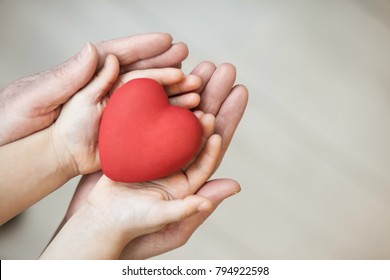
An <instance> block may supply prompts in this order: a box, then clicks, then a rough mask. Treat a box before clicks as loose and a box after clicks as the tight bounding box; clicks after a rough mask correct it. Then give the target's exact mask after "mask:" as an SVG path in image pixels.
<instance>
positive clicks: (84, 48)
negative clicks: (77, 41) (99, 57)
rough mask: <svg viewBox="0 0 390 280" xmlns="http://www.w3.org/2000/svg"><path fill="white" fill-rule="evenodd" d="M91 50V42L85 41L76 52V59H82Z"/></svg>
mask: <svg viewBox="0 0 390 280" xmlns="http://www.w3.org/2000/svg"><path fill="white" fill-rule="evenodd" d="M90 52H91V43H89V42H88V43H87V44H86V45H85V46H84V47H83V48H82V50H81V51H80V52H79V54H78V59H80V60H84V59H85V58H86V57H87V56H88V55H89V53H90Z"/></svg>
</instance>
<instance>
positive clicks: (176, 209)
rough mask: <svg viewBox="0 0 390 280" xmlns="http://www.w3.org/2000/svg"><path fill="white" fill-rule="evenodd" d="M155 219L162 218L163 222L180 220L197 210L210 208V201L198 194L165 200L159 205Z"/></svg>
mask: <svg viewBox="0 0 390 280" xmlns="http://www.w3.org/2000/svg"><path fill="white" fill-rule="evenodd" d="M161 206H162V207H161V208H160V209H159V211H158V212H159V213H158V214H156V217H157V219H161V221H162V220H163V221H164V222H163V223H164V224H165V225H167V224H170V223H174V222H180V221H182V220H184V219H185V218H188V217H190V216H192V215H194V214H196V213H198V212H201V211H202V212H203V211H208V210H209V209H211V208H212V204H211V202H210V201H209V200H208V199H207V198H205V197H203V196H200V195H190V196H187V197H186V198H184V199H177V200H169V201H165V202H164V203H162V205H161Z"/></svg>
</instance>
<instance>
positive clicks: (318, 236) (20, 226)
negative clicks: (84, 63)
mask: <svg viewBox="0 0 390 280" xmlns="http://www.w3.org/2000/svg"><path fill="white" fill-rule="evenodd" d="M152 31H162V32H169V33H171V34H172V35H173V36H174V38H175V41H184V42H186V43H187V44H188V46H189V48H190V56H189V58H188V60H187V61H186V62H185V64H184V70H185V71H190V70H191V69H192V68H193V67H194V66H195V65H196V64H197V63H199V62H200V61H203V60H211V61H213V62H215V63H217V64H220V63H222V62H231V63H233V64H235V65H236V67H237V69H238V79H237V81H238V82H239V83H243V84H246V85H247V86H248V88H249V90H250V102H249V106H248V109H247V112H246V115H245V117H244V119H243V121H242V124H241V126H240V128H239V129H238V131H237V134H236V137H235V140H234V141H233V143H232V145H231V148H230V151H229V153H228V154H227V156H226V158H225V160H224V163H223V165H222V166H221V168H220V170H219V171H218V173H217V174H216V176H215V177H233V178H236V179H237V180H238V181H239V182H240V183H241V184H242V192H241V193H240V194H239V195H237V196H236V197H234V198H231V199H229V200H227V201H226V202H225V203H224V204H223V205H222V206H221V207H220V208H219V209H218V210H217V211H216V213H215V214H214V215H213V216H212V217H211V218H210V219H209V220H208V221H207V222H206V223H205V224H204V225H203V226H202V227H201V228H200V229H199V230H198V231H197V232H196V233H195V234H194V236H193V237H192V239H191V240H190V241H189V242H188V244H186V245H185V246H184V247H182V248H180V249H178V250H175V251H172V252H170V253H167V254H165V255H161V256H159V257H157V258H159V259H172V258H178V259H388V258H390V172H389V171H390V110H389V108H390V4H389V2H388V1H385V0H372V1H369V0H366V1H364V0H337V1H336V0H333V1H332V0H329V1H326V0H323V1H320V0H311V1H310V0H291V1H289V0H268V1H266V0H264V1H255V0H252V1H250V0H244V1H232V0H228V1H199V0H198V1H43V0H41V1H10V0H7V1H4V0H1V1H0V50H1V51H0V63H1V64H0V65H1V66H0V86H1V87H4V86H5V85H6V84H8V83H10V82H11V81H13V80H15V79H17V78H19V77H21V76H24V75H28V74H32V73H34V72H38V71H42V70H45V69H48V68H51V67H53V66H55V65H57V64H59V63H61V62H62V61H64V60H66V59H67V58H69V57H70V56H72V55H73V54H74V53H76V52H77V51H78V50H79V49H80V48H81V47H82V46H83V45H84V44H85V42H87V41H90V42H96V41H101V40H107V39H111V38H116V37H122V36H127V35H130V34H136V33H142V32H152ZM0 121H1V120H0ZM26 160H28V159H26ZM77 180H78V178H75V179H74V180H72V181H71V182H69V183H68V184H67V185H65V186H64V187H63V188H61V189H60V190H59V191H57V192H55V193H53V194H52V195H50V196H49V197H47V198H45V199H44V200H42V201H41V202H39V203H38V204H36V205H34V206H33V207H31V208H30V209H28V210H27V211H26V212H25V213H23V214H22V215H21V216H20V217H19V218H18V219H16V220H15V221H12V222H10V223H9V224H7V225H5V226H3V227H1V228H0V258H3V259H9V258H12V259H30V258H33V259H34V258H37V257H38V256H39V254H40V252H41V251H42V249H43V248H44V246H45V245H46V244H47V242H48V241H49V239H50V237H51V236H52V234H53V232H54V230H55V229H56V227H57V225H58V223H59V222H60V220H61V218H62V216H63V214H64V212H65V209H66V206H67V203H68V202H69V199H70V197H71V195H72V192H73V190H74V186H75V184H76V183H77ZM0 203H1V202H0Z"/></svg>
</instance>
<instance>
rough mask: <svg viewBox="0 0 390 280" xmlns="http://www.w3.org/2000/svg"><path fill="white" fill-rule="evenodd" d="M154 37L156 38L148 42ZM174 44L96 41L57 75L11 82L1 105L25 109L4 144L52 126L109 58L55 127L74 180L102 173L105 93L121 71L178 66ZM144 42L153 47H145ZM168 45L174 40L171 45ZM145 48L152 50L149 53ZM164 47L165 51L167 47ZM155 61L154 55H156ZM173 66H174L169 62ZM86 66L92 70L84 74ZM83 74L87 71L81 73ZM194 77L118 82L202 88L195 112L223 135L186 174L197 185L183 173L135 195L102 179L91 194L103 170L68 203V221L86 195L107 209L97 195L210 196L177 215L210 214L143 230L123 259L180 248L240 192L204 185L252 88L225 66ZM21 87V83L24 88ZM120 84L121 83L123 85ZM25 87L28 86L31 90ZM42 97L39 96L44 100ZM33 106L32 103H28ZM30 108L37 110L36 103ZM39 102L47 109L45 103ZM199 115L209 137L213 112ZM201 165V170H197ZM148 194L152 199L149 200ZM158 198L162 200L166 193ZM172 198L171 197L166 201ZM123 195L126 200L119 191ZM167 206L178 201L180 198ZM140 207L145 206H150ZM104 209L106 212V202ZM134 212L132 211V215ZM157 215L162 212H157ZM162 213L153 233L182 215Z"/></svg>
mask: <svg viewBox="0 0 390 280" xmlns="http://www.w3.org/2000/svg"><path fill="white" fill-rule="evenodd" d="M152 37H153V40H150V39H151V38H152ZM149 40H150V41H149ZM170 40H171V39H170V37H169V36H168V35H165V34H149V35H140V36H134V37H130V38H125V39H119V40H114V41H109V42H103V43H101V44H98V45H97V48H96V49H95V48H94V47H93V46H92V45H88V46H87V51H86V50H84V51H83V52H84V53H85V52H87V54H84V56H80V57H78V58H76V59H73V60H71V61H70V62H68V63H66V64H65V65H63V66H61V67H59V68H57V69H56V70H54V71H53V72H45V73H43V74H40V75H36V76H34V77H32V78H29V79H24V80H22V81H21V82H16V85H15V84H14V85H11V86H10V87H8V88H7V89H6V90H5V91H4V93H3V94H2V95H0V104H4V102H1V101H4V100H8V101H10V102H8V104H10V105H7V106H8V108H11V109H18V106H19V109H20V108H21V107H23V105H24V108H23V109H24V110H23V112H24V114H21V115H19V116H17V117H16V118H14V119H12V118H10V119H9V120H11V121H10V122H8V125H5V126H4V128H5V129H4V130H3V131H5V132H7V131H8V133H3V134H0V136H1V137H0V139H2V141H3V144H4V143H7V142H10V141H13V140H15V139H18V137H23V136H26V135H28V133H31V132H34V131H37V130H40V129H42V128H44V127H45V126H46V125H47V124H50V123H51V122H53V121H54V119H55V118H56V117H58V114H59V112H60V110H61V107H62V104H63V103H64V102H66V101H68V100H69V98H70V97H71V96H72V95H73V94H74V91H75V90H77V89H79V88H81V87H82V86H83V85H85V83H87V82H88V81H87V80H88V79H89V78H90V74H91V73H92V75H93V74H94V70H91V69H93V67H91V66H95V67H96V65H99V66H100V67H101V65H102V63H103V61H104V59H106V62H105V66H104V67H103V69H102V70H101V71H100V72H99V75H98V77H97V78H95V79H94V80H92V81H91V82H90V83H89V84H88V86H87V87H84V88H83V89H81V91H80V92H78V93H77V94H76V95H74V97H72V98H71V100H69V102H68V103H66V105H65V106H63V107H62V110H61V114H60V116H59V118H58V120H57V121H56V122H55V123H54V125H53V126H51V128H50V131H51V133H50V135H52V138H51V140H52V143H54V146H55V150H57V151H58V154H59V155H61V156H59V158H60V161H63V162H65V164H64V165H65V166H71V169H72V170H71V171H72V172H71V173H72V176H74V175H76V174H79V173H81V174H85V173H90V172H93V171H96V170H98V169H99V161H98V156H97V148H96V147H97V146H96V144H97V142H96V139H97V138H96V133H97V128H98V125H99V120H100V117H101V113H102V110H103V108H104V105H105V102H106V99H107V97H106V93H107V90H108V89H109V88H110V87H111V85H112V83H113V82H114V81H115V80H116V77H117V76H118V74H119V73H124V72H126V71H128V70H132V69H135V68H141V69H142V68H150V67H162V66H169V65H170V66H177V65H179V64H180V63H181V61H182V60H183V59H184V58H185V57H186V55H187V49H186V47H185V45H184V44H176V45H175V44H174V45H170V44H171V42H170ZM157 41H159V43H160V44H157V43H156V42H157ZM146 42H148V43H149V44H145V43H146ZM151 42H154V43H155V44H151ZM167 42H169V44H168V43H167ZM126 46H127V47H129V49H130V47H131V48H132V49H133V52H127V51H126V50H129V49H127V48H126ZM145 46H148V47H147V48H145ZM162 46H164V47H163V48H162ZM162 49H163V50H164V52H163V53H162V54H157V55H156V53H158V50H160V51H161V50H162ZM106 53H114V54H115V56H116V57H118V60H119V63H118V60H116V58H115V56H107V55H106ZM131 54H134V55H135V56H132V55H131ZM148 55H149V56H148ZM150 56H153V57H152V58H151V57H150ZM137 57H141V58H144V59H141V60H138V61H136V62H135V59H134V58H137ZM168 58H169V59H168ZM168 61H169V62H170V63H168ZM78 67H79V68H78ZM81 68H83V69H84V71H79V70H81ZM85 69H89V70H88V71H85ZM76 70H77V71H76ZM80 72H82V73H85V74H84V75H79V73H80ZM192 74H194V75H196V76H199V77H200V80H199V79H198V78H196V76H191V75H190V76H187V77H184V76H183V74H182V73H181V71H180V70H177V69H172V68H171V69H163V70H161V69H160V70H147V71H144V72H140V71H138V72H136V71H133V72H130V73H129V74H124V75H122V76H121V78H120V79H119V83H120V82H124V81H126V80H128V79H132V78H136V77H150V78H154V79H156V80H159V81H160V82H161V83H162V84H164V85H166V86H167V90H168V92H171V93H172V94H175V93H181V92H187V91H191V90H194V89H196V88H198V89H197V92H198V93H200V95H201V101H200V104H199V106H198V109H200V110H202V111H204V112H206V113H211V114H212V115H214V116H215V132H216V133H218V134H219V135H220V136H221V138H219V137H218V136H213V137H211V138H210V139H209V143H208V144H207V145H206V148H205V149H204V151H203V153H201V154H200V156H199V157H198V158H197V160H195V161H194V162H193V164H192V165H190V166H189V167H188V168H187V169H186V172H189V173H188V174H191V172H192V171H193V172H192V174H195V175H196V176H195V175H193V176H188V179H191V178H195V179H196V178H198V180H196V181H197V182H191V181H190V180H187V178H186V176H184V175H183V174H184V173H183V174H175V175H172V176H169V177H167V178H164V179H162V180H161V181H156V182H151V183H147V187H145V186H144V187H143V190H137V191H136V192H135V191H134V185H132V186H128V185H127V186H123V185H118V184H117V183H113V182H110V181H109V180H108V179H104V177H103V178H102V179H101V181H99V184H97V185H96V187H95V188H94V189H93V186H94V185H95V183H96V181H97V179H98V177H100V176H101V175H99V174H98V173H95V174H93V175H90V176H89V177H85V178H83V179H82V181H81V182H80V185H79V187H78V189H77V191H76V193H75V196H74V198H73V200H72V203H71V205H70V208H69V211H68V214H67V216H66V218H67V219H68V218H69V217H71V216H72V214H73V213H74V212H75V210H76V209H78V208H80V209H83V206H81V205H85V203H83V202H84V201H86V199H87V197H89V198H88V199H87V201H88V203H87V205H95V204H97V205H100V206H102V205H105V203H107V201H105V200H103V201H101V200H100V199H99V198H107V197H113V196H115V194H119V193H121V192H122V191H123V192H125V193H129V201H130V198H137V199H136V200H134V202H136V201H142V199H141V198H140V197H138V196H137V194H139V195H141V197H142V198H145V199H146V198H153V197H154V198H156V197H157V200H153V199H152V200H153V201H155V202H157V201H160V202H165V200H164V199H165V198H167V197H169V199H182V198H184V197H187V196H189V195H192V194H195V193H196V194H198V195H202V196H204V197H206V198H208V199H209V200H210V201H211V202H212V206H211V208H210V209H209V208H208V207H209V206H210V204H209V203H206V205H208V206H207V207H200V205H201V204H202V202H204V201H205V200H204V199H201V198H199V197H198V198H196V197H192V196H190V198H189V199H187V200H185V201H186V202H187V203H184V204H181V205H183V206H186V207H189V208H186V207H184V208H183V211H182V212H179V214H180V213H181V214H180V215H179V218H183V217H184V216H187V215H189V214H191V213H193V212H194V211H197V210H199V207H200V208H203V209H204V208H207V211H202V212H201V213H199V214H197V215H194V216H191V218H189V219H185V220H182V221H181V222H178V223H174V224H169V226H167V227H166V228H165V230H162V231H161V230H160V231H157V232H155V233H149V231H148V230H146V231H142V230H141V231H139V232H138V235H139V234H145V233H149V234H147V235H143V236H141V237H138V238H137V239H135V240H133V241H132V242H130V243H129V244H127V245H126V244H122V245H123V246H125V245H126V247H125V249H124V250H123V252H122V257H124V258H146V257H150V256H153V255H156V254H160V253H163V252H166V251H168V250H171V249H173V248H176V247H178V246H180V245H182V244H183V243H184V242H185V241H186V240H187V239H188V238H189V237H190V235H191V234H192V232H193V231H194V230H195V229H196V228H197V227H198V226H199V225H200V224H201V223H202V222H203V221H204V220H205V219H206V218H207V216H208V215H209V214H211V212H212V211H213V210H214V209H215V207H216V206H217V205H218V204H219V203H220V202H221V201H222V200H223V199H224V198H226V197H228V196H229V195H231V194H233V193H235V192H238V190H239V186H238V184H237V183H236V182H234V181H230V180H216V181H212V182H208V183H206V184H204V185H203V183H205V181H206V180H207V179H208V178H209V177H210V176H211V174H212V173H213V172H214V171H215V169H216V167H217V166H218V164H219V162H220V161H221V160H222V157H223V154H224V152H225V151H226V149H227V147H228V145H229V143H230V140H231V138H232V136H233V133H234V130H235V128H236V127H237V125H238V122H239V121H240V119H241V116H242V114H243V111H244V109H245V105H246V102H247V91H246V89H245V87H243V86H237V87H234V88H232V87H233V84H234V80H235V69H234V68H233V67H232V66H231V65H228V64H225V65H222V66H220V67H219V68H218V69H216V67H215V66H214V65H213V64H211V63H202V64H200V65H199V66H198V67H196V68H195V69H194V71H193V73H192ZM72 75H73V76H72ZM140 75H141V76H140ZM61 77H63V80H61ZM69 77H73V78H74V80H75V84H74V86H73V88H71V89H72V90H69V87H68V86H69V85H68V86H67V85H66V82H65V83H64V81H67V80H68V79H69ZM17 84H19V86H18V85H17ZM116 86H119V84H117V85H116ZM27 89H29V91H28V90H27ZM18 90H19V91H18ZM53 90H54V91H56V93H57V95H54V94H53ZM37 93H40V95H38V94H37ZM7 98H8V99H7ZM170 100H171V103H174V104H176V105H181V106H185V107H188V108H191V107H193V106H196V105H197V103H198V102H199V97H198V96H197V95H196V94H189V95H181V96H177V97H172V98H171V99H170ZM28 101H30V102H33V103H31V104H30V103H29V102H28ZM32 104H33V105H34V106H31V105H32ZM41 104H43V105H42V106H41ZM1 113H3V114H5V115H6V114H7V110H4V111H3V110H2V111H0V114H1ZM9 113H10V111H8V114H9ZM78 114H79V115H78ZM9 115H10V114H9ZM197 115H198V117H200V120H201V122H202V124H203V127H204V130H205V135H206V136H209V135H211V134H212V133H213V132H212V130H213V129H212V127H213V122H214V118H213V117H212V116H210V115H209V114H204V113H200V112H199V113H197ZM85 116H88V118H85ZM26 120H31V122H26ZM15 124H20V127H21V128H22V129H20V130H15V129H12V128H14V127H16V126H15ZM26 124H28V125H26ZM23 125H26V127H25V128H23ZM85 128H88V129H85ZM7 129H8V130H7ZM85 132H89V134H88V133H87V134H85ZM75 134H76V136H77V135H83V137H74V136H75ZM210 143H211V144H210ZM219 146H221V149H219ZM63 151H66V153H62V152H63ZM210 151H211V152H212V151H214V153H213V152H212V153H211V154H212V155H211V156H210ZM200 162H201V165H199V163H200ZM205 162H206V164H207V162H208V164H209V165H208V167H207V170H208V171H207V172H206V173H204V172H202V169H201V168H199V167H202V166H204V163H205ZM190 170H192V171H190ZM202 173H203V174H202ZM202 175H203V177H202ZM112 184H116V185H118V186H117V187H115V188H110V187H109V186H110V185H112ZM202 185H203V186H202ZM99 186H101V187H99ZM162 186H163V187H162ZM136 188H137V187H136ZM92 189H93V190H92ZM91 190H92V192H91ZM114 190H115V192H114V193H111V196H110V195H107V196H104V195H103V196H102V193H106V192H108V193H109V192H113V191H114ZM89 192H91V195H88V193H89ZM108 193H106V194H108ZM99 194H100V195H99ZM130 194H131V195H130ZM145 194H148V195H147V196H146V195H145ZM161 194H163V195H162V196H161ZM164 194H165V195H164ZM167 194H169V195H168V196H167ZM156 195H157V196H156ZM120 197H122V193H121V196H120ZM120 197H117V200H116V201H118V203H119V204H120V201H121V198H120ZM161 198H164V199H161ZM122 201H123V200H122ZM169 202H170V203H171V202H172V203H181V202H180V201H169ZM182 202H183V201H182ZM111 205H113V204H111ZM142 205H144V206H145V205H146V204H142ZM158 205H161V206H162V205H165V203H162V204H158ZM172 205H173V204H172ZM203 205H205V204H203ZM140 207H141V205H140ZM84 208H85V207H84ZM98 208H99V207H98ZM105 208H106V209H109V207H108V204H107V207H105ZM118 209H119V208H118ZM137 209H142V207H141V208H130V210H131V211H137ZM161 209H165V207H162V208H161ZM131 211H130V212H129V213H133V212H131ZM77 212H78V213H81V215H82V213H83V212H82V211H77ZM84 212H85V211H84ZM158 212H159V213H160V211H158ZM161 213H163V212H161ZM183 213H184V214H183ZM133 214H134V213H133ZM165 214H166V215H162V216H163V217H165V218H166V220H165V222H163V221H164V219H162V220H161V221H160V224H159V225H157V226H156V225H152V224H153V223H151V226H150V229H149V230H151V231H155V230H158V229H159V228H160V227H161V226H163V225H165V224H166V223H169V222H171V221H175V219H177V217H178V216H175V215H174V214H177V213H173V212H171V213H170V214H171V215H168V214H169V213H165ZM172 215H173V216H172ZM153 217H154V216H153ZM156 217H158V216H156ZM156 217H155V218H156ZM160 218H161V217H160ZM172 219H173V220H172ZM73 220H75V219H73ZM155 221H157V220H155ZM69 222H71V221H69ZM76 222H77V219H76ZM133 228H134V227H133ZM64 230H65V228H64ZM144 230H145V228H144ZM135 236H137V234H135V235H133V236H132V237H135ZM130 237H131V235H130V234H129V236H128V237H127V238H123V240H125V241H128V240H129V239H128V238H130ZM132 237H131V238H132ZM131 238H130V239H131ZM124 243H126V242H124Z"/></svg>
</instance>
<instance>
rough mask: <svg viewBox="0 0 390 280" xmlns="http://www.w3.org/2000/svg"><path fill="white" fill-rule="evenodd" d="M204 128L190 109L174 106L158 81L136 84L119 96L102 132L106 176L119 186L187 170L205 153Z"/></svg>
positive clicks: (104, 119) (137, 81)
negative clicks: (199, 155)
mask: <svg viewBox="0 0 390 280" xmlns="http://www.w3.org/2000/svg"><path fill="white" fill-rule="evenodd" d="M201 137H202V128H201V126H200V123H199V121H198V119H197V118H196V116H195V115H194V114H193V113H192V112H191V111H190V110H188V109H184V108H181V107H177V106H172V105H170V104H169V101H168V95H167V93H166V92H165V90H164V88H163V87H162V86H161V85H160V84H159V83H158V82H156V81H155V80H152V79H146V78H141V79H135V80H131V81H129V82H127V83H126V84H124V85H123V86H121V87H120V88H119V89H118V90H116V91H115V92H114V94H113V95H112V97H111V98H110V100H109V101H108V103H107V106H106V108H105V110H104V112H103V117H102V121H101V124H100V130H99V154H100V162H101V165H102V170H103V172H104V174H105V175H106V176H107V177H109V178H110V179H112V180H114V181H118V182H145V181H150V180H155V179H158V178H161V177H165V176H167V175H170V174H172V173H174V172H176V171H178V170H180V168H182V167H183V166H185V165H186V164H187V163H188V162H189V161H190V160H191V158H192V157H193V156H194V155H195V154H196V152H197V151H198V149H199V147H200V143H201Z"/></svg>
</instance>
